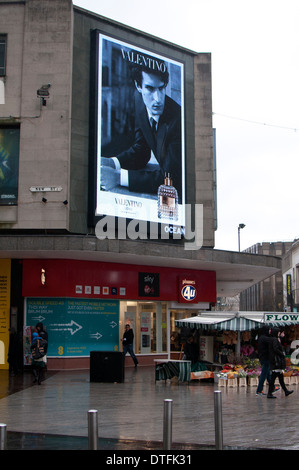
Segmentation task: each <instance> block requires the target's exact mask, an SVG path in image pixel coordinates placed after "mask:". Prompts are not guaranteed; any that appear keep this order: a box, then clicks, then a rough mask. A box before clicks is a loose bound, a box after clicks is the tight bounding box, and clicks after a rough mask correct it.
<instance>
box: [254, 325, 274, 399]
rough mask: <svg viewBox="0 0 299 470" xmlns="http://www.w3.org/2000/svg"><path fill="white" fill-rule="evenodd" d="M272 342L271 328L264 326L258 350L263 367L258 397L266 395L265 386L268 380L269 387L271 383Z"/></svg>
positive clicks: (257, 392) (257, 391)
mask: <svg viewBox="0 0 299 470" xmlns="http://www.w3.org/2000/svg"><path fill="white" fill-rule="evenodd" d="M271 341H272V338H271V329H270V328H269V326H263V328H262V331H261V335H260V337H259V339H258V344H257V350H258V358H259V361H260V364H261V366H262V370H261V375H260V378H259V383H258V386H257V389H256V395H266V394H265V393H264V392H263V386H264V383H265V380H267V382H268V385H269V383H270V377H271V375H270V360H269V346H270V343H271Z"/></svg>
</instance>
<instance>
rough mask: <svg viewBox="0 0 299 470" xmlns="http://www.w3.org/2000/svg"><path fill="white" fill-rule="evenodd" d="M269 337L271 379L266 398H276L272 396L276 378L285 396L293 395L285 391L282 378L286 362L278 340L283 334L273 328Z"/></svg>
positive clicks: (291, 391)
mask: <svg viewBox="0 0 299 470" xmlns="http://www.w3.org/2000/svg"><path fill="white" fill-rule="evenodd" d="M271 335H272V341H271V343H270V347H269V360H270V370H271V379H270V384H269V390H268V395H267V398H276V397H275V396H274V395H273V391H274V383H275V380H276V378H278V380H279V383H280V385H281V388H282V389H283V391H284V393H285V396H286V397H287V396H288V395H290V394H291V393H293V391H294V390H288V389H287V387H286V385H285V382H284V378H283V371H284V370H285V368H286V360H285V354H284V351H283V347H282V344H281V339H280V338H282V337H283V336H284V332H281V331H280V330H279V328H273V329H272V330H271Z"/></svg>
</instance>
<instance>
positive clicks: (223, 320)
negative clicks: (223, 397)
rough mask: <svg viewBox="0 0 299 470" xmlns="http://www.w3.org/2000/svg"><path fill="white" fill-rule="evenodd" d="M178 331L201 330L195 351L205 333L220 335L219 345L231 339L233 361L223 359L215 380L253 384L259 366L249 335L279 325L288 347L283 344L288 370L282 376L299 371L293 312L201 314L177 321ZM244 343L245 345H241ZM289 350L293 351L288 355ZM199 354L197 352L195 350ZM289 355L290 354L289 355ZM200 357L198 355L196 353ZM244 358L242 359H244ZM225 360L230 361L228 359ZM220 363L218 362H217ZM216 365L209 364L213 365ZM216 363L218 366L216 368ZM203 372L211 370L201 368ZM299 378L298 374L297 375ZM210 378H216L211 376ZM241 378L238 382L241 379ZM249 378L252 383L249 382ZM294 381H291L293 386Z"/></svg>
mask: <svg viewBox="0 0 299 470" xmlns="http://www.w3.org/2000/svg"><path fill="white" fill-rule="evenodd" d="M175 325H176V327H178V328H182V327H184V328H190V330H195V331H196V330H201V331H200V337H199V338H200V339H199V348H201V347H202V341H201V338H203V339H204V344H207V342H206V339H205V334H209V335H211V334H212V335H213V333H214V334H216V335H217V334H219V332H221V335H222V340H223V343H224V342H226V343H227V344H228V343H229V339H228V338H231V344H234V351H235V352H234V359H233V360H227V361H226V364H223V367H218V369H219V370H218V373H217V377H219V378H220V379H234V382H232V383H234V384H237V383H238V384H239V383H241V382H242V383H244V379H245V377H246V379H245V382H246V384H248V383H249V382H250V383H251V382H252V383H254V384H255V381H254V380H253V379H256V380H257V378H258V375H259V373H260V364H259V360H258V358H257V355H256V354H255V351H254V348H253V347H252V346H251V345H250V338H252V332H254V335H255V336H256V334H255V331H254V330H256V332H258V329H259V328H261V327H262V326H264V325H269V327H271V326H272V327H273V326H279V327H287V328H288V344H286V345H285V346H286V352H287V353H289V355H288V358H287V359H288V360H287V364H288V367H287V369H288V370H286V372H285V374H288V375H289V376H297V375H298V374H299V369H297V367H296V366H297V364H298V363H299V359H298V358H297V352H298V356H299V314H297V313H285V312H284V313H280V312H202V313H200V314H199V315H196V316H193V317H190V318H185V319H182V320H177V321H176V322H175ZM242 339H243V346H242V347H241V341H242ZM244 340H245V342H244ZM244 344H245V345H246V348H247V349H248V353H245V346H244ZM292 350H294V351H293V352H292ZM199 352H200V353H201V351H199ZM291 352H292V354H291V355H290V353H291ZM200 355H201V354H200ZM244 356H245V357H244ZM228 359H231V358H230V357H228ZM219 362H220V361H219ZM216 365H217V364H215V363H214V364H213V363H212V364H211V366H214V367H213V368H214V369H215V366H216ZM219 365H220V364H219V363H218V366H219ZM204 368H205V369H206V370H208V369H210V368H211V367H208V366H206V367H204ZM207 374H208V373H207V372H206V373H204V372H203V371H199V372H197V371H196V372H195V371H194V370H193V371H191V379H194V378H201V377H202V378H205V376H206V377H208V375H207ZM298 376H299V375H298ZM214 377H215V378H216V376H215V374H214ZM241 379H242V380H241ZM249 379H252V380H249ZM295 380H297V379H294V382H293V383H295Z"/></svg>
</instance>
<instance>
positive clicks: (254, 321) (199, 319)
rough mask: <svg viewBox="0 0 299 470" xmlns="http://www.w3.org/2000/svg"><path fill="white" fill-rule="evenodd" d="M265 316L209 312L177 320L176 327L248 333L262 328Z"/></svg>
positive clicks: (260, 314)
mask: <svg viewBox="0 0 299 470" xmlns="http://www.w3.org/2000/svg"><path fill="white" fill-rule="evenodd" d="M263 324H264V315H263V313H259V312H214V313H213V312H209V313H206V312H205V313H201V314H199V315H197V316H194V317H190V318H184V319H182V320H176V321H175V325H176V326H177V327H178V328H180V327H186V328H192V329H193V328H194V329H203V330H229V331H248V330H254V329H257V328H260V327H261V326H262V325H263Z"/></svg>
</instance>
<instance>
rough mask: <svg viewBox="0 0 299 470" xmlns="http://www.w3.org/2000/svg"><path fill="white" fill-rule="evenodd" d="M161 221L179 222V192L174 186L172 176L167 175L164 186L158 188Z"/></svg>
mask: <svg viewBox="0 0 299 470" xmlns="http://www.w3.org/2000/svg"><path fill="white" fill-rule="evenodd" d="M158 217H159V219H170V220H178V192H177V190H176V189H175V187H174V186H172V180H171V177H170V174H169V173H168V174H167V175H166V174H165V179H164V184H161V186H159V188H158Z"/></svg>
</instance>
